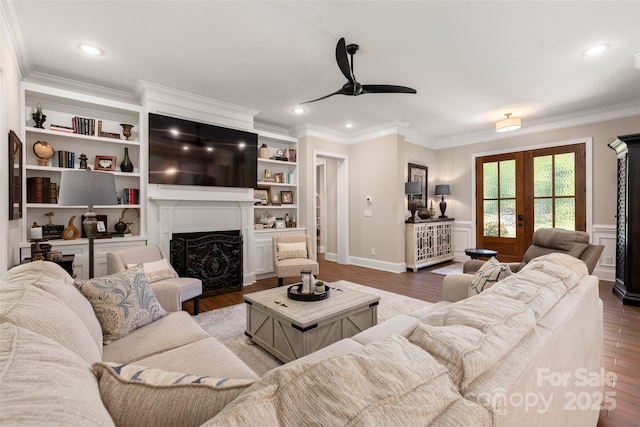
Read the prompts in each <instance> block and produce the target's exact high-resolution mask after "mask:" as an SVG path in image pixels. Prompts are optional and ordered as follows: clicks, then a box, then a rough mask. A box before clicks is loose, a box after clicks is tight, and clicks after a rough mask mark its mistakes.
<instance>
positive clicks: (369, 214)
mask: <svg viewBox="0 0 640 427" xmlns="http://www.w3.org/2000/svg"><path fill="white" fill-rule="evenodd" d="M364 216H373V211H372V210H371V209H365V210H364Z"/></svg>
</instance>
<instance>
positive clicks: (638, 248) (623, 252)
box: [609, 133, 640, 306]
mask: <svg viewBox="0 0 640 427" xmlns="http://www.w3.org/2000/svg"><path fill="white" fill-rule="evenodd" d="M609 147H611V148H612V149H614V150H615V151H616V153H617V162H618V197H617V199H618V207H617V220H616V281H615V284H614V286H613V293H614V294H616V296H618V298H620V299H621V300H622V303H623V304H627V305H634V306H640V133H636V134H633V135H622V136H619V137H618V139H617V140H616V141H614V142H612V143H611V144H609Z"/></svg>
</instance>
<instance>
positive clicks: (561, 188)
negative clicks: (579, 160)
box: [554, 153, 576, 196]
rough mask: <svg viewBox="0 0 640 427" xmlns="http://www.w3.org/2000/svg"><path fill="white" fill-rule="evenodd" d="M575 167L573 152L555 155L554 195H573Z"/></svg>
mask: <svg viewBox="0 0 640 427" xmlns="http://www.w3.org/2000/svg"><path fill="white" fill-rule="evenodd" d="M575 169H576V167H575V155H574V153H564V154H556V155H555V171H554V179H555V184H556V194H555V195H556V196H575V188H576V179H575Z"/></svg>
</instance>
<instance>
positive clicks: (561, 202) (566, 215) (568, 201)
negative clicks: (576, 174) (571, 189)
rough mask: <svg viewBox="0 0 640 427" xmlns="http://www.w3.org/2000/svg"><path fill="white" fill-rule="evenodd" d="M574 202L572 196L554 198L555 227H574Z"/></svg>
mask: <svg viewBox="0 0 640 427" xmlns="http://www.w3.org/2000/svg"><path fill="white" fill-rule="evenodd" d="M575 218H576V204H575V199H574V198H573V197H567V198H562V199H556V218H555V219H556V227H558V228H565V229H567V230H575V228H576V219H575Z"/></svg>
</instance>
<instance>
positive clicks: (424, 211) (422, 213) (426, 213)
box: [418, 207, 433, 219]
mask: <svg viewBox="0 0 640 427" xmlns="http://www.w3.org/2000/svg"><path fill="white" fill-rule="evenodd" d="M418 216H419V217H420V219H429V218H431V217H432V216H433V215H432V214H431V211H430V210H429V209H428V208H426V207H423V208H420V210H419V211H418Z"/></svg>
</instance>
